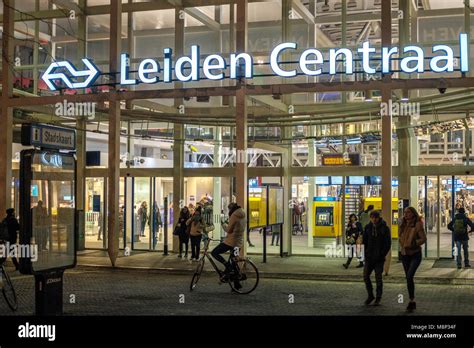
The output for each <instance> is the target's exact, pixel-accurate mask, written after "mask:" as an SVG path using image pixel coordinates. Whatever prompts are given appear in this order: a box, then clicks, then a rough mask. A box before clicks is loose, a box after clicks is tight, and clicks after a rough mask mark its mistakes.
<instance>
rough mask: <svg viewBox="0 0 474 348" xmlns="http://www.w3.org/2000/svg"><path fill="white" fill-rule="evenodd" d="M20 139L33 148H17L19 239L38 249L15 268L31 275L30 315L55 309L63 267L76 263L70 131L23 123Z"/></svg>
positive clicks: (58, 304) (60, 307)
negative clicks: (33, 309) (32, 301)
mask: <svg viewBox="0 0 474 348" xmlns="http://www.w3.org/2000/svg"><path fill="white" fill-rule="evenodd" d="M21 142H22V145H25V146H33V147H34V148H32V149H28V150H23V151H21V154H20V226H21V227H20V243H21V244H24V245H31V246H33V247H35V248H37V251H38V253H37V257H36V258H35V259H34V260H33V259H32V258H22V259H20V272H21V273H22V274H32V275H34V277H35V307H36V315H61V314H62V312H63V273H64V270H65V269H67V268H72V267H74V266H75V265H76V236H77V224H76V222H77V219H76V206H75V198H76V189H75V187H76V185H75V182H76V158H75V155H74V151H75V149H76V133H75V131H74V130H70V129H65V128H57V127H52V126H47V125H36V124H35V125H33V124H31V125H23V127H22V130H21ZM32 190H35V195H32V194H31V192H32Z"/></svg>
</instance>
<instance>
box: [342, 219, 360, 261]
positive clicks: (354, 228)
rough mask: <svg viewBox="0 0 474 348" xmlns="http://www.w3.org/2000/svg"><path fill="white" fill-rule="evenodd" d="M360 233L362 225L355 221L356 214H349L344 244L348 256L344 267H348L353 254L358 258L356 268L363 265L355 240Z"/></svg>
mask: <svg viewBox="0 0 474 348" xmlns="http://www.w3.org/2000/svg"><path fill="white" fill-rule="evenodd" d="M362 233H363V230H362V225H361V223H360V222H359V221H357V216H356V214H351V215H350V216H349V223H348V224H347V227H346V245H347V246H348V247H347V251H348V258H347V262H346V263H344V264H343V266H344V268H345V269H347V268H349V265H350V264H351V261H352V258H353V257H354V254H356V255H357V258H358V259H359V264H358V265H357V268H361V267H364V262H362V260H361V256H360V255H359V254H358V252H357V241H358V240H359V237H361V236H362Z"/></svg>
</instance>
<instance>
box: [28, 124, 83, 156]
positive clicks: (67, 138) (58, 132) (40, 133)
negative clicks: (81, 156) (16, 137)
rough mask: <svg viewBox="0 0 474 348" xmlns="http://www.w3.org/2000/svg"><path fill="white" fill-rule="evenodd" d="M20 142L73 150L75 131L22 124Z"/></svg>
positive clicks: (74, 147) (74, 146)
mask: <svg viewBox="0 0 474 348" xmlns="http://www.w3.org/2000/svg"><path fill="white" fill-rule="evenodd" d="M21 144H22V145H25V146H38V147H42V148H49V149H57V150H75V149H76V131H75V130H74V129H67V128H59V127H52V126H46V125H39V124H24V125H23V126H22V127H21Z"/></svg>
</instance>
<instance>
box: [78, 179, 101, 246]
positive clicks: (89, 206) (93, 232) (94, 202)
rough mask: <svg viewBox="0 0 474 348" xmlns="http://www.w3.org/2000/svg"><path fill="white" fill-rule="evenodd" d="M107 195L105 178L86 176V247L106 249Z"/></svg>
mask: <svg viewBox="0 0 474 348" xmlns="http://www.w3.org/2000/svg"><path fill="white" fill-rule="evenodd" d="M105 202H106V196H105V179H104V178H86V200H85V226H84V228H85V236H86V248H92V249H106V248H107V242H106V233H105V230H106V229H105V227H106V220H105V215H106V214H105V211H106V203H105Z"/></svg>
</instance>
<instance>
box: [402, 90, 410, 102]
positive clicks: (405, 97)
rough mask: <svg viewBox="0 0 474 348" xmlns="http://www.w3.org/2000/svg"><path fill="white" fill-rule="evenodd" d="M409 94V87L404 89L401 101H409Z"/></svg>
mask: <svg viewBox="0 0 474 348" xmlns="http://www.w3.org/2000/svg"><path fill="white" fill-rule="evenodd" d="M409 95H410V94H409V91H408V89H404V90H402V99H401V101H402V102H407V101H409V100H410V98H409Z"/></svg>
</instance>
